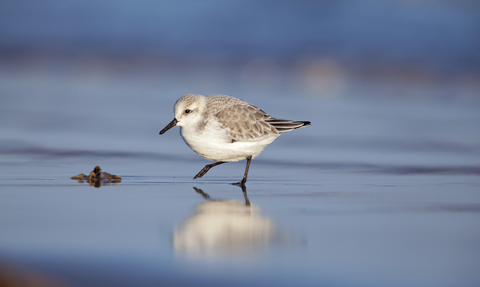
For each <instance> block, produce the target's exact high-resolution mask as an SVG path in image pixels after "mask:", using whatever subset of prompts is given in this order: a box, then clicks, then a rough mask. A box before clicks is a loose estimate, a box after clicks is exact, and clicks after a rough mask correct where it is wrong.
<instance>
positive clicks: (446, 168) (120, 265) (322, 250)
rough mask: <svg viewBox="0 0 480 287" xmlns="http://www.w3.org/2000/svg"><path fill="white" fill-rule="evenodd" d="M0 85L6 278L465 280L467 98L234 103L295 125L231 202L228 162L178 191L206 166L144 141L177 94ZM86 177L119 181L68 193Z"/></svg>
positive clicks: (27, 79) (469, 218) (468, 277)
mask: <svg viewBox="0 0 480 287" xmlns="http://www.w3.org/2000/svg"><path fill="white" fill-rule="evenodd" d="M4 75H7V76H8V77H7V78H5V77H3V80H2V85H1V89H2V94H3V95H7V96H4V97H2V101H3V103H4V105H2V106H1V107H0V109H1V119H2V121H1V126H0V128H1V138H0V139H1V141H0V143H1V144H0V153H1V161H0V186H1V188H0V198H1V200H0V230H1V232H0V260H2V261H3V262H4V263H6V264H11V265H13V266H17V267H19V268H20V270H27V271H34V272H37V273H39V274H43V275H44V276H46V277H49V278H55V279H57V280H60V281H61V282H63V283H66V284H68V285H71V286H132V285H135V286H158V285H165V286H167V285H175V286H178V285H193V284H195V285H201V286H202V285H210V286H224V285H227V284H228V285H231V286H245V285H246V284H248V285H254V286H260V285H264V284H265V283H267V282H268V284H269V285H278V286H292V285H296V286H313V285H315V286H318V285H326V286H385V285H389V286H478V285H479V283H480V275H479V274H478V266H480V256H479V255H480V248H479V245H478V242H480V193H479V187H480V177H479V176H480V165H479V164H478V163H479V158H480V146H479V145H478V142H480V113H478V111H479V106H480V105H479V103H478V101H476V100H471V101H469V100H465V99H463V100H457V99H452V98H451V99H438V98H432V97H429V96H425V97H423V98H418V99H412V98H407V99H399V98H396V97H388V96H386V97H381V96H377V97H371V98H369V97H357V96H355V95H344V96H342V97H334V98H318V97H307V96H298V97H293V98H292V97H289V96H288V95H287V94H286V93H277V94H275V95H271V96H261V97H251V96H250V97H249V94H248V93H243V92H242V91H241V90H238V95H236V94H235V91H233V92H232V93H230V95H232V96H238V97H240V98H243V99H245V100H247V101H250V102H252V103H254V104H256V105H258V106H259V107H261V108H262V109H264V110H266V111H267V112H268V113H270V114H272V115H274V116H278V117H284V118H289V119H296V120H309V121H311V122H312V125H311V126H309V127H307V128H303V129H300V130H296V131H293V132H291V133H287V134H285V135H282V136H281V137H280V138H278V139H277V140H276V141H275V142H274V143H272V144H271V145H270V146H268V147H267V148H266V150H265V151H264V152H263V153H262V154H261V155H260V156H259V157H258V158H256V159H254V160H253V161H252V166H251V169H250V174H249V179H248V182H247V198H248V200H249V202H250V205H246V204H245V203H246V198H245V195H244V193H243V192H242V190H241V189H240V188H239V187H236V186H232V185H230V184H229V183H232V182H236V181H238V180H239V179H240V178H241V176H242V175H243V170H244V165H245V162H239V163H229V164H225V165H222V166H219V167H215V168H213V169H212V170H211V171H209V173H208V174H207V175H205V176H204V177H203V178H202V179H198V180H192V179H191V178H192V177H193V176H194V175H195V174H196V173H197V172H198V171H199V170H200V169H201V168H202V167H203V166H204V165H205V164H207V163H208V162H207V161H206V160H204V159H202V158H201V157H199V156H198V155H196V154H195V153H193V152H192V151H191V150H190V149H189V148H188V147H187V146H186V145H185V144H184V143H183V141H182V139H181V137H180V135H179V134H178V128H176V129H177V130H175V129H173V130H171V131H169V132H167V133H166V134H165V135H162V136H159V135H158V132H159V131H160V130H161V129H162V128H163V127H164V126H165V125H166V124H167V123H168V122H170V120H171V119H172V117H173V111H172V109H173V104H174V102H175V100H176V99H177V98H178V97H179V96H180V95H181V94H183V93H186V92H189V91H183V90H182V89H184V86H183V85H184V84H185V85H188V81H187V80H185V79H181V78H180V79H178V81H177V82H170V83H168V81H167V82H161V83H160V84H159V82H157V79H156V78H155V77H151V78H148V77H147V78H141V77H137V78H136V77H131V78H125V79H124V78H122V77H119V76H118V75H117V76H112V75H108V74H107V75H100V76H98V77H97V78H95V79H94V78H91V77H87V76H85V75H84V74H71V75H69V74H66V75H63V74H62V75H59V74H55V73H53V74H52V73H51V72H48V71H47V72H46V73H45V72H42V73H39V72H35V71H34V72H28V73H26V72H18V73H16V74H15V73H10V72H9V73H4ZM430 92H431V93H435V90H433V91H430ZM159 93H161V95H158V94H159ZM242 95H245V96H242ZM96 165H99V166H101V167H102V169H103V170H104V171H106V172H109V173H112V174H117V175H121V176H122V181H121V182H120V183H115V184H110V185H105V186H102V187H100V188H94V187H91V186H89V184H88V183H79V182H77V181H75V180H71V179H70V177H71V176H73V175H76V174H79V173H85V174H88V172H90V171H91V170H92V169H93V168H94V167H95V166H96ZM200 190H201V191H200ZM202 192H203V194H202Z"/></svg>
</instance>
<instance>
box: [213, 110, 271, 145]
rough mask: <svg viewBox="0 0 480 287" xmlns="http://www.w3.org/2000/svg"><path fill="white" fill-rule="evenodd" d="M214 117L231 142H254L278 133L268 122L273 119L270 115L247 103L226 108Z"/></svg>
mask: <svg viewBox="0 0 480 287" xmlns="http://www.w3.org/2000/svg"><path fill="white" fill-rule="evenodd" d="M215 116H216V118H217V120H218V122H220V124H221V125H222V127H223V128H224V129H226V130H227V132H228V135H229V136H230V137H231V138H232V140H233V141H256V140H259V139H261V138H262V137H264V136H271V135H278V134H279V133H280V132H279V131H278V130H277V129H276V128H275V126H274V125H272V124H270V123H269V122H268V120H271V119H273V118H272V117H271V116H270V115H268V114H267V113H265V112H264V111H262V110H261V109H259V108H257V107H255V106H254V105H251V104H248V103H245V104H243V103H242V104H235V105H231V106H228V107H226V108H224V109H222V110H221V111H220V112H218V113H217V114H216V115H215Z"/></svg>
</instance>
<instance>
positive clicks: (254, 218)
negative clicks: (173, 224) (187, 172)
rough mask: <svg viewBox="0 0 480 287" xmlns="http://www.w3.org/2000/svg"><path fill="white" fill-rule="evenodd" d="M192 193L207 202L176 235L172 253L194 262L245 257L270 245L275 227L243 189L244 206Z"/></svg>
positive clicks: (197, 190)
mask: <svg viewBox="0 0 480 287" xmlns="http://www.w3.org/2000/svg"><path fill="white" fill-rule="evenodd" d="M194 189H195V191H196V192H197V193H199V194H201V195H202V196H203V197H204V198H205V199H206V200H207V201H206V202H202V203H200V204H198V205H197V206H196V211H195V213H194V214H193V215H192V216H190V217H189V218H188V219H187V220H186V221H185V222H184V223H183V224H182V225H181V226H180V227H179V228H178V229H177V230H176V231H175V233H174V235H173V247H174V250H175V252H177V253H179V254H183V255H186V256H188V257H196V258H225V257H244V256H246V255H251V254H253V253H254V252H255V251H257V250H259V249H261V248H263V247H265V246H267V245H268V244H269V243H270V242H272V239H273V237H274V235H275V226H274V224H273V223H272V221H271V220H269V219H268V218H264V217H262V216H260V215H259V214H258V211H259V208H258V207H257V206H255V205H251V204H250V201H249V199H248V197H247V192H246V188H245V187H242V190H243V193H244V197H245V202H242V201H238V200H214V199H211V198H210V196H209V195H208V194H206V193H205V192H203V190H201V189H199V188H196V187H194Z"/></svg>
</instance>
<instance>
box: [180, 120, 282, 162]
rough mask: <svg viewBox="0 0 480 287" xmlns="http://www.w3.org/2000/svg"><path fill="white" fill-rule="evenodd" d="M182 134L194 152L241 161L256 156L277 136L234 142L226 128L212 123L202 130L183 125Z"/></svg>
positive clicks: (213, 158) (206, 156) (210, 156)
mask: <svg viewBox="0 0 480 287" xmlns="http://www.w3.org/2000/svg"><path fill="white" fill-rule="evenodd" d="M180 134H181V135H182V138H183V140H184V141H185V143H186V144H187V145H188V146H189V147H190V148H191V149H192V150H193V151H194V152H196V153H198V154H199V155H201V156H202V157H203V158H205V159H208V160H212V161H239V160H244V159H246V158H247V157H248V156H252V158H254V157H256V156H257V155H258V154H260V152H262V151H263V149H264V148H265V147H266V146H267V145H268V144H270V143H271V142H272V141H273V140H275V138H276V137H277V136H269V137H263V138H260V139H258V141H249V142H240V141H239V142H233V143H232V140H231V139H230V138H229V137H227V133H226V131H225V130H224V129H222V128H220V127H219V126H212V125H209V126H208V127H207V128H206V129H204V130H203V131H202V132H198V130H196V129H195V128H192V127H187V128H184V127H182V128H181V129H180Z"/></svg>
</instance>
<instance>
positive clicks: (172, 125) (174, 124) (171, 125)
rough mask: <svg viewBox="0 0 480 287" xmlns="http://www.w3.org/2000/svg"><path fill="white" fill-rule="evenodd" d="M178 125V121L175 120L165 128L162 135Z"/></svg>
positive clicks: (161, 132)
mask: <svg viewBox="0 0 480 287" xmlns="http://www.w3.org/2000/svg"><path fill="white" fill-rule="evenodd" d="M176 125H177V119H175V118H174V119H173V121H171V122H170V123H169V124H168V125H167V126H166V127H164V128H163V130H161V131H160V134H161V135H163V134H164V133H165V132H166V131H168V130H169V129H171V128H173V127H174V126H176Z"/></svg>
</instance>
